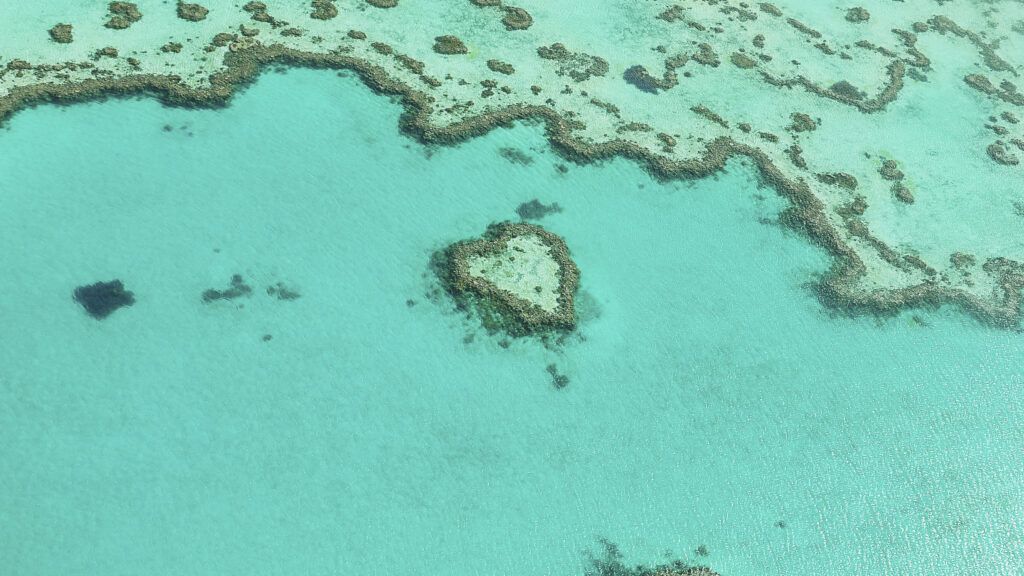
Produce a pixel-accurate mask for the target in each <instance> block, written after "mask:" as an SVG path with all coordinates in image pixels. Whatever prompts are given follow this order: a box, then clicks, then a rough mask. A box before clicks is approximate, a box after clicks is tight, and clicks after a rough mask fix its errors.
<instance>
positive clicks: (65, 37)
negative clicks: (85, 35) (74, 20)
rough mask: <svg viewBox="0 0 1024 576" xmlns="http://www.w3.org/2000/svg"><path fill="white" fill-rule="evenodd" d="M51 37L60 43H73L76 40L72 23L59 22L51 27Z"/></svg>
mask: <svg viewBox="0 0 1024 576" xmlns="http://www.w3.org/2000/svg"><path fill="white" fill-rule="evenodd" d="M50 39H51V40H53V41H54V42H56V43H58V44H71V42H73V41H74V36H73V35H72V27H71V24H57V25H56V26H54V27H53V28H50Z"/></svg>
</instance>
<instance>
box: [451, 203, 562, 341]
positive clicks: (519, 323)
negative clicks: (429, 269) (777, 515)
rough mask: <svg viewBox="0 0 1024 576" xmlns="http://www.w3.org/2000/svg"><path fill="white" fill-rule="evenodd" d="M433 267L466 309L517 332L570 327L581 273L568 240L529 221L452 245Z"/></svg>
mask: <svg viewBox="0 0 1024 576" xmlns="http://www.w3.org/2000/svg"><path fill="white" fill-rule="evenodd" d="M434 265H435V270H436V271H437V273H438V275H439V277H440V278H441V280H442V282H443V284H444V286H445V288H446V289H447V290H448V292H449V294H451V295H452V297H453V298H455V300H456V302H458V303H459V305H460V306H462V307H473V308H474V309H475V310H476V311H477V312H478V313H479V315H480V317H481V320H482V321H483V322H484V325H485V326H486V327H487V328H488V329H491V330H500V331H503V332H506V333H508V334H510V335H513V336H524V335H536V334H543V333H546V332H551V331H565V330H572V329H573V328H575V326H576V318H575V309H574V306H573V299H574V297H575V294H576V288H577V285H578V282H579V271H578V269H577V268H576V264H575V263H573V261H572V258H571V257H570V256H569V250H568V248H567V247H566V245H565V242H564V241H563V240H562V239H561V238H559V237H558V236H556V235H554V234H552V233H551V232H548V231H547V230H545V229H543V228H541V227H539V226H536V225H533V224H525V223H511V222H503V223H499V224H492V225H491V226H489V227H488V228H487V231H486V232H485V233H484V235H483V237H482V238H480V239H478V240H463V241H460V242H456V243H455V244H452V245H451V246H449V247H448V248H446V249H445V250H444V251H442V252H441V253H439V254H438V255H436V257H435V262H434Z"/></svg>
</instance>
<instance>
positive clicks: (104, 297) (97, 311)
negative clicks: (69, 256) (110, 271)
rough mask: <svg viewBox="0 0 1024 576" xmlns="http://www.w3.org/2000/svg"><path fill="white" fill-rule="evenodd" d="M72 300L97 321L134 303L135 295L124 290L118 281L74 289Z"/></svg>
mask: <svg viewBox="0 0 1024 576" xmlns="http://www.w3.org/2000/svg"><path fill="white" fill-rule="evenodd" d="M74 298H75V301H76V302H78V303H79V304H81V305H82V308H85V311H86V312H88V313H89V315H90V316H92V317H93V318H95V319H97V320H102V319H104V318H106V317H107V316H110V315H111V314H113V313H114V312H115V311H117V310H118V309H120V308H123V307H125V306H131V305H132V304H134V303H135V295H134V294H133V293H132V292H130V291H128V290H125V288H124V284H123V283H122V282H121V281H120V280H111V281H110V282H97V283H95V284H89V285H87V286H79V287H78V288H75V293H74Z"/></svg>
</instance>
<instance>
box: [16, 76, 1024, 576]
mask: <svg viewBox="0 0 1024 576" xmlns="http://www.w3.org/2000/svg"><path fill="white" fill-rule="evenodd" d="M400 113H401V106H400V105H399V104H398V103H396V102H394V101H390V100H389V99H388V98H385V97H380V96H377V95H374V94H373V93H371V91H370V90H369V89H367V88H366V87H365V86H363V85H362V84H361V83H360V82H359V81H358V80H357V79H355V78H354V77H352V76H350V75H347V74H344V73H342V74H340V75H339V74H337V73H334V72H325V71H308V70H289V71H276V72H275V71H268V72H267V73H265V74H264V75H263V76H262V77H261V78H260V79H259V80H258V82H256V83H255V84H254V85H253V86H251V87H249V88H248V89H246V90H245V91H244V92H242V93H241V94H240V95H238V96H237V97H236V99H235V100H234V101H233V102H232V105H231V106H230V107H228V108H226V109H222V110H185V109H170V108H165V107H162V106H161V105H160V104H159V103H157V102H155V101H153V100H150V99H131V100H117V101H107V102H99V103H90V104H81V105H75V106H72V107H53V106H46V107H40V108H37V109H33V110H28V111H25V112H22V113H20V114H18V115H16V116H15V117H14V118H13V119H12V120H11V121H10V122H8V123H6V125H5V126H4V128H3V129H0V254H2V262H3V267H2V273H0V293H2V294H3V297H2V298H0V319H2V323H0V337H2V342H3V345H2V346H0V463H2V464H0V573H2V574H5V575H10V576H20V575H26V576H28V575H31V576H50V575H64V576H71V575H90V576H93V575H99V574H102V575H104V576H117V575H129V574H131V575H138V574H150V575H152V574H174V575H177V576H189V575H208V574H217V575H221V576H228V575H257V574H258V575H263V574H266V575H296V574H303V575H327V574H332V575H334V574H361V575H367V576H374V575H389V574H395V575H398V574H402V575H416V574H423V575H436V576H442V575H452V576H469V575H482V574H488V575H490V574H494V575H506V574H507V575H512V576H555V575H557V576H573V575H582V574H584V573H585V572H586V570H587V557H588V554H600V552H601V545H600V539H607V540H609V541H611V542H614V543H616V544H617V545H618V546H619V547H620V548H621V550H622V552H623V554H624V557H625V560H626V561H627V562H628V563H646V564H651V563H656V562H658V561H662V560H664V559H665V558H666V554H668V557H671V558H682V559H685V560H687V561H690V562H693V563H701V564H706V565H708V566H710V567H712V568H714V569H715V570H716V571H718V572H720V573H721V574H723V576H771V575H794V576H795V575H807V574H813V575H815V576H853V575H861V574H863V575H900V576H935V575H938V574H952V573H957V574H961V573H962V574H985V575H986V576H1001V575H1019V574H1022V573H1024V527H1022V525H1021V518H1024V496H1022V495H1024V474H1022V471H1024V427H1022V425H1021V421H1022V416H1024V414H1022V412H1024V406H1022V394H1021V390H1022V389H1024V378H1022V376H1021V371H1020V369H1019V366H1020V359H1021V357H1022V355H1024V343H1022V340H1021V336H1020V335H1019V334H1016V333H1013V332H1011V331H1004V330H997V329H993V328H989V327H986V326H982V325H980V324H979V323H977V322H975V321H973V320H972V319H970V318H969V317H966V316H964V315H963V314H962V313H961V312H959V311H956V310H952V309H941V310H938V311H931V312H927V311H909V312H906V313H904V314H902V315H899V316H896V317H893V318H888V319H882V320H879V319H875V318H871V317H857V318H849V317H844V316H837V315H835V314H834V313H832V312H831V311H829V310H827V309H825V308H823V307H822V306H821V305H820V304H819V303H818V301H817V300H816V298H815V297H814V295H813V294H812V292H811V290H810V289H809V287H808V284H809V283H810V282H813V281H814V279H815V278H816V277H818V276H819V275H821V274H823V273H824V272H825V271H826V270H827V268H828V266H829V259H828V256H827V255H826V254H825V253H823V252H822V251H821V250H820V249H818V248H815V247H814V246H812V245H811V244H810V243H809V242H808V241H807V240H806V239H804V238H802V237H800V236H798V235H796V234H794V233H792V232H790V231H787V230H785V229H783V228H782V227H780V226H779V225H778V224H776V223H775V222H774V219H775V217H776V216H777V214H778V213H779V211H780V210H781V209H783V208H784V207H785V206H786V204H785V202H784V201H783V200H782V199H780V198H779V197H778V196H777V195H776V194H775V192H774V191H773V190H771V189H770V188H766V187H763V186H760V185H759V183H758V179H757V175H756V172H755V171H754V170H753V169H752V168H751V167H750V166H749V165H748V164H746V163H744V162H740V161H736V162H733V163H731V164H730V165H729V166H728V169H727V170H726V171H724V172H722V173H720V174H718V175H716V176H715V177H712V178H708V179H704V180H700V181H694V182H668V183H659V182H656V181H654V180H653V179H652V178H650V177H649V176H648V175H647V174H646V173H644V172H643V171H642V170H641V169H640V168H639V167H638V166H636V165H635V164H633V163H631V162H629V161H626V160H614V161H608V162H604V163H600V164H596V165H588V166H576V165H568V170H567V171H565V172H564V173H563V171H560V170H559V169H557V166H558V165H559V164H564V163H565V161H564V160H563V159H561V158H559V157H558V156H557V155H556V154H554V153H553V152H552V151H551V150H550V149H549V147H548V146H547V144H546V142H545V140H544V137H543V127H542V126H539V125H531V124H529V123H525V124H518V125H516V126H515V127H514V128H511V129H497V130H495V131H493V132H491V133H490V134H488V135H487V136H485V137H481V138H478V139H475V140H472V141H468V142H465V143H463V144H460V145H458V146H454V147H425V146H422V145H420V144H418V143H416V142H414V141H412V140H411V139H409V138H407V137H405V136H402V135H401V134H400V133H399V131H398V129H397V122H398V117H399V115H400ZM503 149H515V150H518V151H519V152H521V154H510V153H508V151H507V150H506V151H505V153H502V150H503ZM534 198H536V199H539V200H540V201H542V202H545V203H549V202H557V203H558V204H559V205H560V206H561V207H562V208H563V210H562V211H561V212H560V213H557V214H551V215H549V216H547V217H545V218H544V219H543V220H542V221H541V222H540V223H541V224H543V225H544V226H545V227H546V228H547V229H549V230H551V231H552V232H555V233H557V234H559V235H561V236H562V237H564V238H565V240H566V242H567V244H568V246H569V248H570V250H571V251H572V255H573V257H574V258H575V260H576V262H577V264H578V265H579V268H580V270H581V272H582V276H581V296H580V298H579V301H578V307H579V311H580V316H581V323H580V329H579V335H578V336H577V337H573V338H571V339H569V341H568V342H566V343H565V344H564V345H562V346H560V347H559V346H555V347H544V346H543V345H541V344H539V343H538V342H535V341H532V340H515V341H512V342H511V344H510V345H508V343H507V342H505V343H503V342H502V338H501V337H500V336H494V335H489V334H487V333H485V332H483V331H482V330H481V329H480V328H479V324H478V323H477V322H476V321H474V320H472V319H467V318H466V317H465V316H463V315H462V314H460V313H458V312H457V311H456V310H455V309H454V307H453V305H452V304H451V303H450V302H449V301H448V299H447V298H446V297H444V296H443V295H441V296H438V294H437V291H436V289H437V285H436V281H435V280H434V279H433V277H432V275H431V274H430V272H429V269H428V265H429V259H430V256H431V254H432V253H433V252H434V251H435V250H438V249H439V248H442V247H444V246H446V245H447V244H449V243H451V242H453V241H456V240H460V239H463V238H469V237H474V236H476V235H478V234H480V233H481V232H482V231H483V230H484V229H485V227H486V226H487V225H488V224H489V223H491V222H495V221H501V220H506V219H515V218H516V217H517V216H516V212H515V209H516V207H517V206H518V205H519V204H520V203H522V202H526V201H529V200H531V199H534ZM1017 232H1018V231H1016V230H1012V231H1011V230H1008V231H1007V232H1006V233H1007V234H1015V233H1017ZM234 274H239V275H241V276H242V277H243V279H244V281H245V282H246V283H247V284H249V285H250V286H251V287H252V288H253V293H252V294H251V295H250V296H248V297H242V298H239V299H236V300H232V301H216V302H210V303H207V302H204V301H203V299H202V294H203V292H204V291H205V290H207V289H211V288H212V289H225V288H227V287H228V286H229V285H230V281H231V277H232V275H234ZM115 278H117V279H120V280H122V281H123V282H124V284H125V286H126V288H127V289H129V290H132V291H133V292H134V293H135V297H136V299H137V302H136V304H135V305H133V306H131V307H126V308H122V309H121V310H119V311H117V312H115V313H114V314H113V315H112V316H110V317H109V318H107V319H106V320H103V321H97V320H95V319H93V318H90V317H89V316H88V315H87V314H86V313H85V312H84V311H83V309H82V308H81V307H80V306H79V305H78V304H76V303H75V302H74V301H73V300H72V292H73V291H74V289H75V287H76V286H79V285H83V284H91V283H93V282H97V281H101V280H102V281H107V280H112V279H115ZM278 283H281V284H282V285H284V286H286V287H288V288H289V289H291V290H294V291H297V292H298V293H300V294H301V297H300V298H298V299H295V300H280V299H277V298H275V297H273V296H272V295H270V294H268V293H267V291H266V288H267V287H272V286H277V284H278ZM266 336H270V337H271V338H270V339H269V340H267V339H266ZM503 344H506V345H507V347H506V346H505V345H503ZM552 363H553V364H555V365H556V366H557V367H558V370H559V372H560V373H562V374H565V375H567V376H568V377H569V379H570V382H569V385H568V386H567V387H565V388H562V389H557V388H556V387H555V386H553V385H552V381H551V380H552V379H551V376H550V374H549V373H548V372H547V371H546V367H547V366H548V365H549V364H552ZM698 548H700V551H701V552H702V553H698Z"/></svg>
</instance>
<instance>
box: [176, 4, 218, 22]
mask: <svg viewBox="0 0 1024 576" xmlns="http://www.w3.org/2000/svg"><path fill="white" fill-rule="evenodd" d="M209 13H210V11H209V10H208V9H207V8H206V7H204V6H200V5H199V4H192V3H188V2H182V1H181V0H179V1H178V18H181V19H182V20H188V21H189V22H201V21H203V20H205V19H206V15H207V14H209Z"/></svg>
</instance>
